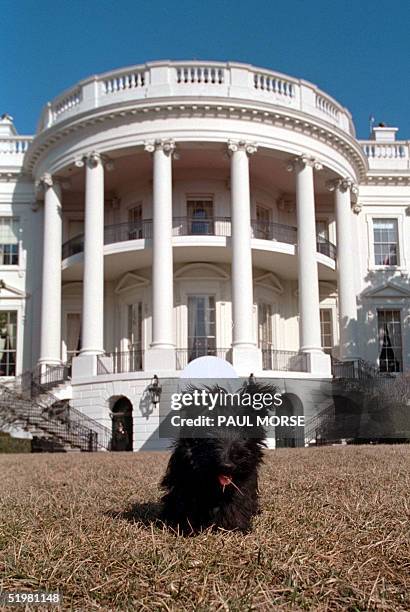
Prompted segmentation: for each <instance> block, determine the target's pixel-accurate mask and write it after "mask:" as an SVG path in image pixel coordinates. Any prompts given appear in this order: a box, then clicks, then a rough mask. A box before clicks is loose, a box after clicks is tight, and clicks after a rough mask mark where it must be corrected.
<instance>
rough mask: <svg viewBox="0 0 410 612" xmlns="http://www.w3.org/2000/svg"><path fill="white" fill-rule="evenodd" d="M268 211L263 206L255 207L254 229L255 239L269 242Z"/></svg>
mask: <svg viewBox="0 0 410 612" xmlns="http://www.w3.org/2000/svg"><path fill="white" fill-rule="evenodd" d="M269 223H270V210H269V208H264V207H263V206H256V227H255V228H254V236H255V238H260V239H262V240H269V238H270V225H269Z"/></svg>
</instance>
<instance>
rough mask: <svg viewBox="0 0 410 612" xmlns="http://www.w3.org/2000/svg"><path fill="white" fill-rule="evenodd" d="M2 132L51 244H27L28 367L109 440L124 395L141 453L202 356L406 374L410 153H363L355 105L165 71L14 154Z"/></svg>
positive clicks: (396, 148) (308, 375)
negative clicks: (185, 373) (52, 382)
mask: <svg viewBox="0 0 410 612" xmlns="http://www.w3.org/2000/svg"><path fill="white" fill-rule="evenodd" d="M7 121H8V120H7ZM7 121H6V122H5V120H3V123H4V129H7V130H8V134H7V136H4V138H5V139H7V142H8V143H12V146H13V147H16V152H15V153H13V154H11V153H7V155H8V158H7V164H8V165H9V166H10V164H11V166H12V165H13V164H14V166H12V167H13V168H14V170H13V172H14V174H15V177H16V178H15V182H16V185H18V186H19V189H20V191H21V193H23V191H24V189H26V191H27V193H29V191H30V189H31V190H32V192H33V194H34V191H35V196H34V195H33V196H24V198H26V199H27V200H28V201H30V202H31V204H30V206H32V208H30V214H29V217H27V219H29V220H28V221H25V223H26V227H27V224H30V225H33V227H34V224H35V223H36V224H37V226H36V227H37V229H36V230H33V231H34V232H37V235H38V232H39V231H42V232H43V238H42V240H39V241H38V246H36V247H35V246H29V245H28V243H27V246H26V243H25V242H24V241H23V243H22V244H21V247H20V249H21V252H23V251H24V252H27V253H28V254H29V257H30V258H32V264H31V265H32V266H36V265H37V261H38V262H39V264H38V270H37V271H33V272H32V273H31V274H32V279H33V280H32V283H33V287H32V289H31V291H27V293H30V295H32V297H31V298H30V300H31V301H30V305H31V306H30V308H31V310H29V315H28V318H27V319H26V323H25V325H26V326H27V325H29V326H31V329H32V330H33V331H32V340H31V341H30V343H28V341H27V340H26V342H25V345H24V351H25V352H26V356H25V357H24V362H25V364H27V365H26V366H25V368H24V369H27V366H28V367H29V368H31V369H34V368H35V367H36V366H37V365H40V366H41V369H42V371H43V373H47V372H48V371H50V369H51V368H53V367H55V366H59V365H64V364H69V366H70V368H71V379H70V381H68V382H67V383H66V385H67V387H70V393H71V394H72V400H71V402H72V405H73V406H74V407H75V408H77V409H78V410H81V411H83V412H84V413H85V414H87V415H88V416H90V417H92V418H95V419H97V420H98V421H99V422H101V423H103V424H105V425H108V426H109V425H110V422H111V421H110V415H111V416H112V414H113V406H114V405H115V401H117V400H115V401H114V399H113V398H121V397H125V398H128V400H129V401H130V403H131V410H132V411H133V419H134V434H135V435H134V447H135V448H140V447H142V446H144V444H145V442H144V440H145V441H146V436H147V435H151V433H152V431H151V430H149V432H148V433H147V431H148V430H144V431H145V433H144V432H143V431H142V429H138V428H139V427H140V426H141V427H146V423H145V422H144V421H143V420H142V421H139V420H138V419H140V418H141V419H142V417H139V416H138V418H137V411H138V409H139V408H138V407H139V406H140V405H141V402H143V397H144V390H145V389H146V388H147V385H149V383H150V381H151V380H152V378H153V376H154V374H156V375H158V376H159V377H160V378H167V377H170V378H172V377H178V376H179V372H180V371H181V370H182V369H183V368H184V367H185V366H186V365H187V364H188V363H189V362H190V361H192V360H194V359H195V358H197V357H201V356H204V355H213V356H216V357H222V358H223V359H225V360H226V361H229V362H230V363H231V364H232V365H233V367H234V369H235V370H236V372H237V373H238V374H239V375H241V376H249V375H250V373H253V374H254V375H255V376H256V377H257V378H260V379H263V378H267V377H277V378H281V379H306V380H329V379H330V378H331V376H332V365H331V358H332V360H333V364H335V363H340V362H349V363H353V362H357V361H358V360H360V359H365V360H366V361H369V362H372V363H374V364H375V365H377V366H378V367H385V368H387V369H388V371H391V370H392V369H395V371H396V370H403V369H405V368H406V367H408V366H409V365H410V353H409V351H410V339H409V338H408V337H407V335H408V334H407V332H406V331H405V321H407V317H408V316H409V315H410V312H409V310H410V309H409V306H408V294H409V293H410V292H409V290H408V261H409V259H408V258H409V257H410V252H409V249H410V246H409V244H408V243H407V238H406V236H408V229H409V227H408V225H409V216H408V213H407V212H406V211H407V207H409V206H410V192H409V189H410V187H409V185H410V176H409V172H410V168H409V154H408V150H409V148H408V143H397V141H394V138H395V134H393V136H391V134H390V135H387V136H386V133H385V131H386V130H387V128H383V127H380V128H375V130H374V133H373V140H372V141H369V142H366V143H362V142H360V141H358V140H357V139H356V136H355V132H354V126H353V122H352V119H351V116H350V113H349V112H348V111H347V110H346V109H345V108H344V107H343V106H341V105H340V104H339V103H338V102H336V101H335V100H334V99H333V98H331V97H330V96H328V95H327V94H325V93H324V92H322V91H321V90H319V89H318V88H317V87H316V86H314V85H312V84H310V83H308V82H306V81H303V80H298V79H294V78H292V77H289V76H287V75H282V74H279V73H275V72H272V71H269V70H264V69H260V68H256V67H253V66H249V65H245V64H236V63H219V62H206V63H199V62H165V61H164V62H153V63H148V64H145V65H143V66H135V67H131V68H126V69H121V70H117V71H112V72H109V73H106V74H103V75H99V76H96V77H93V78H90V79H85V80H84V81H81V82H80V83H78V84H77V85H75V86H74V87H73V88H72V89H71V90H69V91H67V92H64V93H63V94H62V95H61V96H59V97H58V98H57V99H56V100H54V101H52V102H51V103H49V104H48V105H47V106H46V107H45V109H44V112H43V114H42V117H41V119H40V123H39V128H38V132H37V134H36V135H35V137H34V138H33V139H31V138H30V139H29V141H28V142H29V145H28V144H27V145H25V146H24V150H22V151H21V152H19V153H17V145H15V143H16V142H17V141H18V140H17V139H18V138H20V137H17V135H15V134H13V133H9V132H10V130H11V128H10V127H9V126H10V125H11V124H10V121H8V123H7ZM6 123H7V125H6ZM377 130H379V131H377ZM383 130H385V131H383ZM382 136H383V138H387V142H383V144H380V143H381V140H380V138H381V137H382ZM392 138H393V140H391V139H392ZM1 146H2V145H1ZM1 146H0V162H1V160H2V158H1V155H2V149H1ZM7 146H11V145H7ZM19 146H20V147H21V145H19ZM382 147H384V149H383V148H382ZM13 150H14V149H13ZM383 151H384V152H383ZM386 151H388V153H386ZM5 155H6V154H5V153H4V154H3V157H4V156H5ZM17 156H19V157H18V160H17ZM9 159H10V160H11V162H10V163H9ZM5 167H6V166H5ZM13 176H14V175H13ZM388 176H390V179H391V180H388ZM384 183H386V184H384ZM23 184H24V185H25V187H24V189H23V187H20V186H21V185H23ZM34 185H36V189H34ZM13 193H14V195H13ZM18 193H19V190H18V189H16V190H15V191H14V192H10V194H9V195H8V196H7V197H9V198H11V206H14V209H15V210H17V211H18V210H19V206H22V205H23V204H20V203H19V201H18V197H19V196H18ZM22 197H23V196H22ZM34 197H35V205H33V199H34ZM13 198H17V200H15V202H14V203H13ZM24 211H25V212H24V214H26V209H24ZM8 214H9V213H8ZM17 217H19V218H22V217H23V213H21V212H18V214H17ZM10 227H11V226H10ZM41 227H42V230H41ZM14 240H15V239H14V237H13V236H12V235H11V230H10V241H11V242H13V241H14ZM25 240H27V239H25ZM11 242H10V244H11ZM30 249H31V250H30ZM36 249H37V250H36ZM21 261H22V260H20V266H21ZM41 262H42V263H41ZM41 265H42V268H41V269H40V266H41ZM11 272H12V271H10V270H7V274H11ZM16 279H17V277H16ZM406 279H407V280H406ZM15 283H16V287H17V285H18V281H17V280H16V281H15ZM8 285H13V283H12V282H11V277H10V278H9V280H8ZM26 289H30V286H29V284H28V285H26ZM0 303H1V292H0ZM9 310H10V309H7V312H9ZM13 316H14V315H13ZM7 317H9V318H10V315H7ZM36 317H38V318H37V321H38V322H39V324H38V323H37V325H34V321H35V319H36ZM10 320H11V319H10ZM13 320H14V319H13ZM8 325H10V323H8ZM18 326H21V320H20V319H19V322H18ZM19 329H20V331H18V332H17V333H18V334H20V335H21V334H22V333H23V331H22V328H21V327H19ZM7 342H8V341H7ZM19 359H20V357H19V355H17V356H16V363H20V365H19V367H18V369H17V373H21V372H22V371H23V366H22V361H20V362H19ZM21 359H22V357H21ZM9 370H10V368H9ZM10 372H11V370H10ZM148 429H149V428H148Z"/></svg>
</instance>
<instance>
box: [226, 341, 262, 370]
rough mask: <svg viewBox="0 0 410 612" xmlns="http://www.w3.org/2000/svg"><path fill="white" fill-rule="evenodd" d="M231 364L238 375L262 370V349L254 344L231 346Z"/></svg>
mask: <svg viewBox="0 0 410 612" xmlns="http://www.w3.org/2000/svg"><path fill="white" fill-rule="evenodd" d="M232 365H233V367H234V368H235V370H236V373H237V374H238V375H239V376H249V375H250V374H253V373H254V372H260V370H262V351H261V350H260V349H259V348H257V347H256V346H233V347H232Z"/></svg>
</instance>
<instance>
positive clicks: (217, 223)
mask: <svg viewBox="0 0 410 612" xmlns="http://www.w3.org/2000/svg"><path fill="white" fill-rule="evenodd" d="M251 230H252V237H253V238H257V239H259V240H270V241H273V242H283V243H285V244H296V242H297V228H296V227H293V226H291V225H283V224H281V223H267V222H264V221H257V220H254V219H253V220H252V221H251ZM172 235H173V236H222V237H229V236H230V235H231V218H230V217H210V218H209V219H200V218H194V217H174V218H173V220H172ZM151 239H152V219H144V220H142V221H136V222H129V223H117V224H115V225H107V226H105V228H104V244H115V243H117V242H125V241H127V240H151ZM83 249H84V234H81V235H79V236H75V237H74V238H71V239H70V240H68V241H67V242H65V243H64V244H63V251H62V257H63V259H66V258H67V257H71V256H72V255H75V254H76V253H81V252H82V251H83ZM317 251H318V253H322V254H323V255H326V256H327V257H330V258H331V259H334V260H335V259H336V246H335V245H334V244H332V243H331V242H329V241H328V240H325V239H324V238H319V237H318V238H317Z"/></svg>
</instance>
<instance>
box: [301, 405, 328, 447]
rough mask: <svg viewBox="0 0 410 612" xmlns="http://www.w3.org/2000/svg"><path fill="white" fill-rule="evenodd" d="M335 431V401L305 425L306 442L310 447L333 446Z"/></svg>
mask: <svg viewBox="0 0 410 612" xmlns="http://www.w3.org/2000/svg"><path fill="white" fill-rule="evenodd" d="M334 429H335V406H334V403H333V401H332V402H331V403H330V404H329V405H328V406H326V408H324V409H323V410H321V411H320V412H318V413H317V414H315V416H313V417H312V418H311V419H310V420H309V421H307V423H306V424H305V433H304V436H305V442H306V444H307V445H308V446H311V445H312V444H313V445H316V446H319V445H322V444H331V443H332V442H334V441H335V440H334V439H333V431H334Z"/></svg>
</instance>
